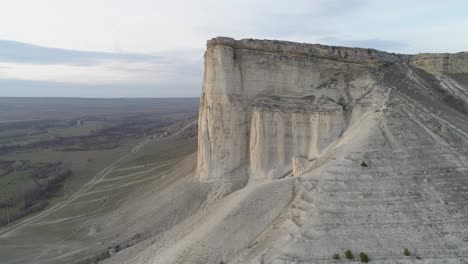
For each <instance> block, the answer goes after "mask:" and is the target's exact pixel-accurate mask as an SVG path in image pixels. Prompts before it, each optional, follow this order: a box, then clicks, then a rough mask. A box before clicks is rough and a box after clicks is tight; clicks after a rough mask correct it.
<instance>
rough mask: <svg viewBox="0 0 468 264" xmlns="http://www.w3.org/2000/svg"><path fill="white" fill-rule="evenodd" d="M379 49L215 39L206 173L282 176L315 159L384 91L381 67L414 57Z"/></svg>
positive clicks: (208, 62) (203, 112) (207, 79)
mask: <svg viewBox="0 0 468 264" xmlns="http://www.w3.org/2000/svg"><path fill="white" fill-rule="evenodd" d="M408 58H409V56H406V55H392V54H389V53H385V52H379V51H376V50H372V49H358V48H342V47H339V48H337V47H329V46H322V45H312V44H298V43H291V42H281V41H267V40H239V41H236V40H233V39H230V38H221V37H219V38H215V39H212V40H210V41H208V44H207V51H206V54H205V76H204V82H203V94H202V98H201V103H200V115H199V124H200V128H199V152H198V175H199V178H200V180H202V181H212V180H220V179H224V180H226V179H227V180H238V179H246V178H249V176H248V175H252V178H254V179H265V178H268V179H275V178H278V177H281V176H284V175H285V174H287V173H288V172H290V171H291V170H292V164H291V162H292V157H294V156H304V157H307V158H308V159H309V160H313V159H315V158H317V157H318V156H319V155H320V153H321V152H322V151H323V150H324V149H325V148H326V147H327V146H328V145H329V144H330V143H331V142H333V141H335V140H336V139H337V138H338V137H339V136H340V135H341V134H342V133H343V131H344V130H345V129H346V127H348V126H349V125H350V124H351V123H352V122H353V120H355V119H356V118H357V117H358V116H359V115H360V114H362V113H363V112H365V110H366V109H368V108H369V107H370V106H371V105H373V104H374V103H375V102H381V101H382V100H383V97H382V93H379V92H374V93H373V95H374V96H373V97H370V98H363V97H365V96H366V94H368V93H369V92H370V91H373V90H376V89H377V88H378V86H379V85H378V83H379V80H380V75H379V74H378V72H377V71H376V69H377V68H378V67H381V66H382V65H385V64H390V63H395V62H402V61H406V60H408Z"/></svg>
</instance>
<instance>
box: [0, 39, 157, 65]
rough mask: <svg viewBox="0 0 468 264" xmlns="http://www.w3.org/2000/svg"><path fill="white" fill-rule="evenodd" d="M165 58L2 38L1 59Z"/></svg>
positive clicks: (47, 61) (81, 61)
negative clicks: (43, 45)
mask: <svg viewBox="0 0 468 264" xmlns="http://www.w3.org/2000/svg"><path fill="white" fill-rule="evenodd" d="M164 59H165V58H163V57H161V56H157V55H150V54H137V53H111V52H91V51H79V50H67V49H58V48H49V47H42V46H38V45H32V44H28V43H23V42H18V41H11V40H0V61H2V62H19V63H30V64H79V65H83V64H84V65H86V64H93V63H96V62H98V61H104V60H120V61H128V62H132V61H162V60H164Z"/></svg>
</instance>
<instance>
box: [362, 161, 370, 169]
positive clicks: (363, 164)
mask: <svg viewBox="0 0 468 264" xmlns="http://www.w3.org/2000/svg"><path fill="white" fill-rule="evenodd" d="M361 167H363V168H367V167H369V165H368V164H367V162H365V161H363V162H361Z"/></svg>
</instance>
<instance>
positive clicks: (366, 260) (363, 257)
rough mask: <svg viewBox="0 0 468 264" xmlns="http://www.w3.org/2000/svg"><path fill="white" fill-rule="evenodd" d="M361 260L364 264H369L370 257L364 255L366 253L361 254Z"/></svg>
mask: <svg viewBox="0 0 468 264" xmlns="http://www.w3.org/2000/svg"><path fill="white" fill-rule="evenodd" d="M359 258H360V259H361V262H362V263H367V262H369V257H368V256H367V254H366V253H364V252H361V253H360V254H359Z"/></svg>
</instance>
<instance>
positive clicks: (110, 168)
mask: <svg viewBox="0 0 468 264" xmlns="http://www.w3.org/2000/svg"><path fill="white" fill-rule="evenodd" d="M149 142H150V140H149V139H147V138H146V139H144V140H142V141H141V142H140V143H138V144H137V145H136V146H135V147H133V148H132V149H131V150H130V151H129V152H128V153H127V154H125V155H124V156H122V157H120V158H119V159H117V160H116V161H114V162H113V163H112V164H110V165H109V166H107V167H106V168H104V169H103V170H102V171H100V172H99V173H98V174H96V175H95V176H94V177H93V178H92V179H91V180H90V181H89V182H88V183H86V184H85V185H83V186H82V187H81V188H80V189H79V190H78V191H77V192H76V193H75V194H73V195H72V196H70V197H69V198H68V199H66V200H64V201H62V202H60V203H58V204H56V205H54V206H52V207H51V208H49V209H46V210H45V211H42V212H40V213H38V214H36V215H34V216H31V217H29V218H26V219H24V220H22V221H20V222H18V223H16V224H14V225H12V226H10V227H7V228H4V229H2V230H0V238H6V237H8V236H9V235H10V234H11V233H13V232H15V231H16V230H18V229H20V228H23V227H25V226H28V225H30V224H32V223H34V222H36V221H37V220H39V219H41V218H43V217H45V216H47V215H49V214H51V213H53V212H55V211H57V210H60V209H62V208H63V207H65V206H67V205H68V204H70V203H71V202H73V201H74V200H76V199H77V198H78V197H80V196H81V195H82V194H83V193H85V192H87V191H88V190H89V189H90V188H92V187H93V186H94V185H95V184H96V183H98V182H99V180H101V179H103V178H105V177H106V176H107V175H109V174H110V173H111V172H112V171H113V170H114V168H115V167H116V166H117V165H118V164H119V163H120V162H121V161H123V160H125V159H127V158H129V157H131V156H133V155H135V154H136V153H137V152H138V151H139V150H140V149H141V148H142V147H143V146H145V145H146V144H147V143H149Z"/></svg>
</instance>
